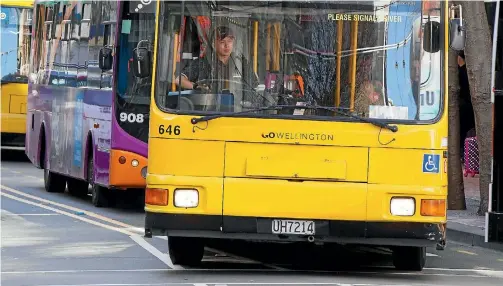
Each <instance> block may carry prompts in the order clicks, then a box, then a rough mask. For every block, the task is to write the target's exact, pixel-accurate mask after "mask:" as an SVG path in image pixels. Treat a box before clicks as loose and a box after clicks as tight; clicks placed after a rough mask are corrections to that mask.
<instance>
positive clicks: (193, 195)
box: [173, 189, 199, 208]
mask: <svg viewBox="0 0 503 286" xmlns="http://www.w3.org/2000/svg"><path fill="white" fill-rule="evenodd" d="M173 196H174V198H175V199H174V204H175V207H177V208H195V207H197V206H198V205H199V192H198V191H197V190H193V189H177V190H175V193H174V195H173Z"/></svg>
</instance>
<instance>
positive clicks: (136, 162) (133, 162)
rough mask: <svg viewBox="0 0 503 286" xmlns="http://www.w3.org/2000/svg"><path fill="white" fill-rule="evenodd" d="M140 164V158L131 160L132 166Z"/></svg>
mask: <svg viewBox="0 0 503 286" xmlns="http://www.w3.org/2000/svg"><path fill="white" fill-rule="evenodd" d="M139 164H140V162H138V160H136V159H133V160H132V161H131V166H133V167H138V165H139Z"/></svg>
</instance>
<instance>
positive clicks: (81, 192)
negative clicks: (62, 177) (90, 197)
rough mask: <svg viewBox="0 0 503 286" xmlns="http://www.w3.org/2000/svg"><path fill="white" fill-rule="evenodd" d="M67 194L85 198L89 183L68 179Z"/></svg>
mask: <svg viewBox="0 0 503 286" xmlns="http://www.w3.org/2000/svg"><path fill="white" fill-rule="evenodd" d="M67 184H68V192H69V193H70V194H72V195H74V196H77V197H85V196H87V194H88V193H89V183H88V182H87V181H82V180H78V179H74V178H68V181H67Z"/></svg>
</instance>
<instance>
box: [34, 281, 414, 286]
mask: <svg viewBox="0 0 503 286" xmlns="http://www.w3.org/2000/svg"><path fill="white" fill-rule="evenodd" d="M156 285H166V286H167V285H191V286H210V285H211V286H228V285H333V286H385V285H386V286H388V285H389V286H406V285H407V286H408V285H411V284H403V285H400V284H363V283H356V284H346V283H342V284H341V283H333V282H311V283H304V282H293V283H288V282H287V283H285V282H272V283H268V282H239V283H225V284H222V283H187V282H179V283H177V282H164V283H141V284H135V283H127V284H115V283H114V284H38V285H34V286H156Z"/></svg>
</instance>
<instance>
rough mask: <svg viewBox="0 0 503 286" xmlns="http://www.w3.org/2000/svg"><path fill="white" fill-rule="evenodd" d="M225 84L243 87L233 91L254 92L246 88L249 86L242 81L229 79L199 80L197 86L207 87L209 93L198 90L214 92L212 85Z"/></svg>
mask: <svg viewBox="0 0 503 286" xmlns="http://www.w3.org/2000/svg"><path fill="white" fill-rule="evenodd" d="M225 82H228V83H229V84H237V85H240V86H241V87H240V88H237V89H236V88H233V89H236V90H241V91H252V90H251V88H246V86H247V84H246V83H244V82H241V81H237V80H228V79H219V78H215V79H203V80H199V81H196V84H197V85H198V86H205V87H207V88H208V90H207V91H205V90H204V89H203V90H201V89H198V90H201V91H203V92H209V91H211V90H212V85H213V84H214V83H222V84H224V83H225Z"/></svg>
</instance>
